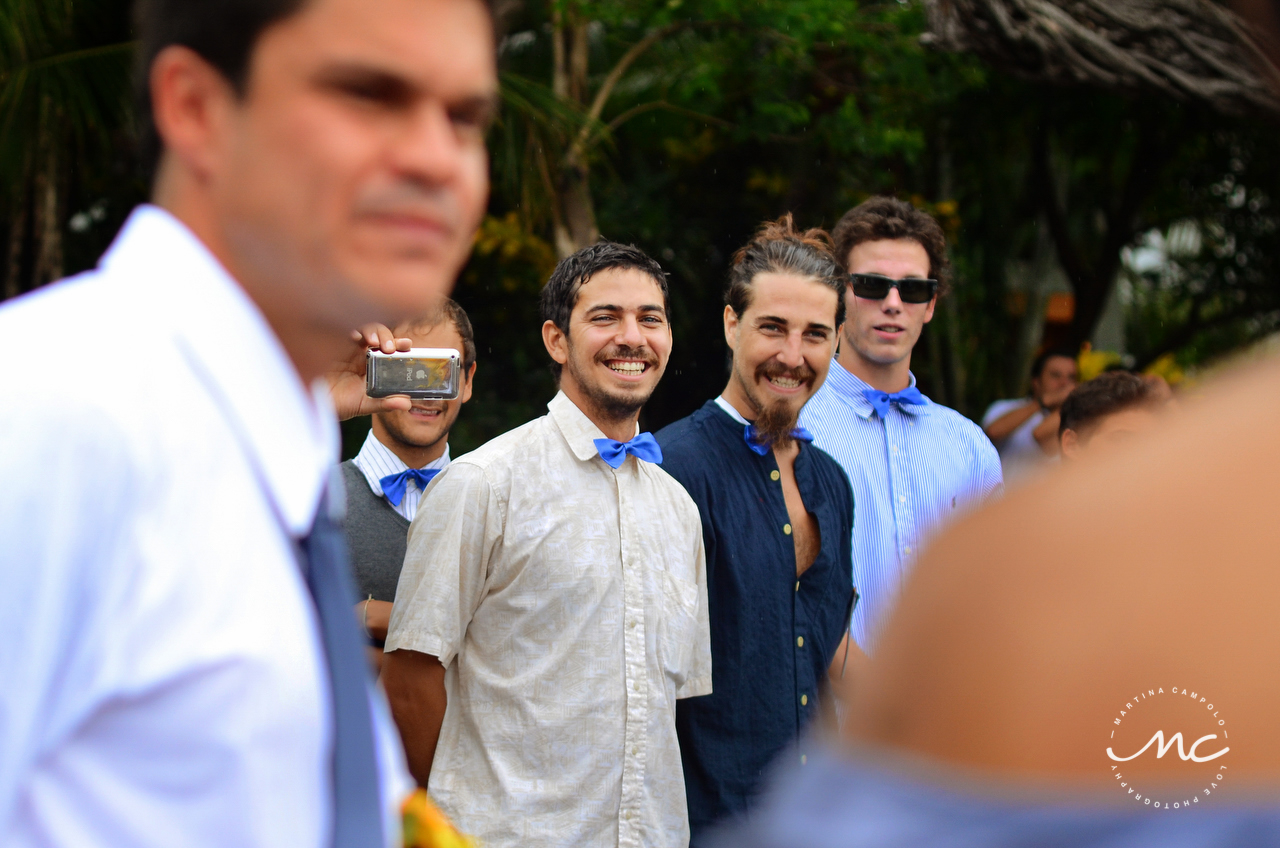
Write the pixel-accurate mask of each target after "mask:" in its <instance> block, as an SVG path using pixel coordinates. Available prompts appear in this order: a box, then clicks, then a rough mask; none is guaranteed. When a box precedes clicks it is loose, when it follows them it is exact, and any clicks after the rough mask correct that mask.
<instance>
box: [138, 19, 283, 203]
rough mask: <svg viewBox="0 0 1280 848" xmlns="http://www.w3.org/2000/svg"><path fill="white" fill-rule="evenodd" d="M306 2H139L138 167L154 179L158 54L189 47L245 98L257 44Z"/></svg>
mask: <svg viewBox="0 0 1280 848" xmlns="http://www.w3.org/2000/svg"><path fill="white" fill-rule="evenodd" d="M307 2H308V0H138V2H137V4H136V5H135V6H134V31H135V32H136V33H137V34H138V52H137V65H136V67H135V69H134V103H135V106H136V109H137V116H138V118H137V119H138V121H139V138H138V154H139V161H140V163H141V165H142V167H143V169H144V172H145V173H146V175H147V177H148V179H151V178H154V176H155V169H156V165H157V164H158V163H159V161H160V152H161V148H162V145H161V143H160V136H159V134H158V133H157V132H156V125H155V120H154V118H153V117H152V115H151V64H152V63H153V62H155V60H156V56H158V55H159V54H160V51H161V50H164V49H165V48H166V47H171V46H173V45H180V46H182V47H187V48H190V49H191V50H193V51H194V52H196V53H197V54H199V56H200V57H201V58H202V59H204V60H205V61H206V62H208V63H209V64H210V65H212V66H213V67H214V68H216V69H217V70H218V73H220V74H222V75H223V76H224V77H226V79H227V82H229V83H230V84H231V87H232V88H233V89H235V91H236V93H237V94H241V95H243V94H244V91H245V84H246V83H247V82H248V76H249V59H250V56H251V55H252V53H253V47H254V45H255V44H257V43H258V38H259V37H260V36H261V35H262V33H263V32H264V31H265V30H266V29H267V28H268V27H269V26H271V25H272V24H274V23H276V22H278V21H282V20H284V19H285V18H289V17H292V16H293V15H295V14H297V13H298V12H299V11H301V9H302V7H303V6H304V5H306V3H307Z"/></svg>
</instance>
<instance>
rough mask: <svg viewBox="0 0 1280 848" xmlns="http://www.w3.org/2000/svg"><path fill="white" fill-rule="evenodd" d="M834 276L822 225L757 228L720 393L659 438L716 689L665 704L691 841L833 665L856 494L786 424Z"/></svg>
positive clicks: (833, 313) (832, 323) (830, 304)
mask: <svg viewBox="0 0 1280 848" xmlns="http://www.w3.org/2000/svg"><path fill="white" fill-rule="evenodd" d="M844 285H845V283H844V276H843V274H842V273H841V272H840V268H839V266H838V265H837V264H836V261H835V257H834V256H833V255H832V252H831V247H830V241H829V239H828V238H827V234H826V233H824V232H822V231H821V230H809V231H807V232H804V233H801V232H798V231H796V230H795V229H794V227H793V226H792V222H791V216H790V215H787V216H785V217H783V218H782V219H781V220H779V221H776V222H772V223H768V224H766V225H764V226H763V227H762V228H761V230H760V232H759V233H758V234H757V235H756V237H755V238H753V239H752V240H751V242H750V243H748V244H747V245H746V247H743V248H742V249H741V250H739V251H738V252H737V254H735V256H734V259H733V267H732V269H731V270H730V272H729V285H728V288H727V290H726V292H725V304H726V305H725V309H724V332H725V341H726V342H727V343H728V345H729V348H730V350H732V352H733V366H732V373H731V374H730V377H729V383H728V385H727V386H726V387H725V390H724V393H723V394H722V395H721V396H720V397H718V398H716V399H715V400H710V401H707V403H706V404H705V405H703V407H702V408H701V409H699V410H698V411H697V412H695V413H694V414H693V415H690V416H689V417H688V418H684V419H682V420H680V421H677V422H676V423H674V424H672V425H671V426H669V427H667V428H665V429H663V430H662V431H661V432H660V433H659V434H658V441H659V443H660V444H661V445H662V451H663V455H664V461H663V465H662V467H663V468H664V469H666V470H667V471H668V472H670V474H671V475H672V476H673V477H675V478H676V479H677V480H679V481H680V483H681V484H683V485H684V487H685V489H686V490H688V492H689V494H690V495H691V496H692V497H693V500H694V503H696V504H697V505H698V511H699V513H700V514H701V518H702V535H703V542H704V544H705V546H706V552H707V587H708V594H709V598H710V609H711V655H712V673H713V694H711V695H708V696H706V697H702V698H693V699H691V700H688V701H682V702H681V703H680V704H679V705H678V706H677V708H676V729H677V732H678V733H679V736H680V752H681V755H682V757H683V760H684V773H685V786H686V788H687V792H688V799H689V823H690V827H691V829H692V831H693V844H694V845H697V844H699V841H700V838H701V836H702V834H704V833H706V832H707V830H708V828H710V827H711V826H713V825H714V824H716V823H717V822H719V821H721V820H722V819H724V818H726V817H728V816H732V815H740V814H743V813H745V812H747V811H748V810H749V808H750V807H751V805H752V802H753V800H754V798H755V796H756V794H757V792H758V791H759V789H760V782H761V777H762V773H763V772H764V770H765V769H766V767H767V766H768V765H769V764H770V762H772V761H773V760H774V759H775V758H776V757H777V756H778V754H779V753H780V752H781V751H783V750H784V749H785V748H786V747H787V746H788V745H789V744H791V743H792V742H794V741H795V740H796V738H797V737H798V736H799V735H800V731H801V730H802V729H803V728H804V726H805V725H806V724H807V723H808V722H809V721H810V719H812V718H813V716H814V714H815V711H816V708H817V705H818V693H819V690H820V687H821V686H822V683H823V680H824V678H825V677H826V674H827V669H828V666H831V670H832V673H834V674H837V675H838V674H840V673H841V671H842V670H843V669H842V662H841V658H842V656H843V654H844V651H843V650H837V649H838V648H839V646H840V645H841V641H842V637H843V636H845V634H846V628H847V626H848V621H849V610H850V606H851V604H852V600H853V593H852V586H853V584H852V567H851V564H850V538H851V535H850V534H851V532H852V530H853V495H852V493H851V491H850V489H849V481H848V480H847V479H846V478H845V475H844V472H843V471H841V470H840V466H839V465H838V464H837V463H836V462H835V460H833V459H832V458H831V457H829V456H827V455H826V454H825V453H823V452H822V451H821V450H819V449H818V448H815V447H814V446H813V445H812V443H811V442H812V437H811V436H810V435H809V434H808V433H807V432H805V431H804V430H802V429H799V428H798V427H797V426H796V420H797V417H798V416H799V414H800V409H801V407H802V406H804V404H805V402H806V401H807V400H808V399H809V398H810V397H811V396H812V395H813V393H814V392H815V391H817V389H818V387H819V386H821V385H822V381H823V380H824V379H825V378H826V375H827V369H828V367H829V365H830V362H831V356H832V354H833V353H834V351H835V345H836V334H837V332H838V329H839V327H840V324H841V322H842V321H843V317H844V316H843V313H844V302H843V300H842V296H843V294H844ZM833 658H835V663H834V664H833ZM797 756H803V755H802V754H798V755H797Z"/></svg>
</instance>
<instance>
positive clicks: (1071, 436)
mask: <svg viewBox="0 0 1280 848" xmlns="http://www.w3.org/2000/svg"><path fill="white" fill-rule="evenodd" d="M1061 442H1062V456H1063V458H1065V459H1075V458H1076V457H1077V456H1079V455H1080V451H1081V450H1082V449H1083V447H1084V445H1082V444H1081V443H1080V434H1079V433H1077V432H1076V431H1075V430H1072V429H1071V428H1070V427H1068V428H1067V429H1066V430H1063V431H1062V438H1061Z"/></svg>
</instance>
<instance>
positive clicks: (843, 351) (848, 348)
mask: <svg viewBox="0 0 1280 848" xmlns="http://www.w3.org/2000/svg"><path fill="white" fill-rule="evenodd" d="M836 361H837V362H839V363H840V365H841V366H843V367H844V369H845V370H846V371H848V372H849V373H850V374H852V375H853V376H855V377H857V378H858V379H859V380H861V381H862V382H864V383H866V384H867V385H868V386H870V387H871V388H873V389H878V390H880V391H882V392H889V393H890V394H892V393H894V392H900V391H902V390H903V389H905V388H906V387H907V386H910V385H911V355H910V354H908V355H907V356H905V357H903V358H902V359H900V360H899V361H897V362H890V363H884V362H875V361H872V360H870V359H867V358H866V357H865V356H863V355H862V354H860V353H858V351H856V350H855V349H854V347H853V345H851V344H849V342H848V339H846V340H845V343H844V344H842V345H841V346H840V355H839V356H838V357H836Z"/></svg>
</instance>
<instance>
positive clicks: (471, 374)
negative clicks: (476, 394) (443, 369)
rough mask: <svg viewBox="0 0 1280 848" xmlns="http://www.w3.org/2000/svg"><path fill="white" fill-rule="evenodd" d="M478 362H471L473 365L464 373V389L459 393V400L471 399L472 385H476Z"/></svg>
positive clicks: (464, 401)
mask: <svg viewBox="0 0 1280 848" xmlns="http://www.w3.org/2000/svg"><path fill="white" fill-rule="evenodd" d="M477 364H478V363H475V362H473V363H471V367H470V368H468V369H467V371H466V373H465V374H463V375H462V391H461V392H460V393H459V394H458V400H460V401H462V402H463V403H466V402H467V401H469V400H471V387H472V386H473V385H475V381H476V365H477Z"/></svg>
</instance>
